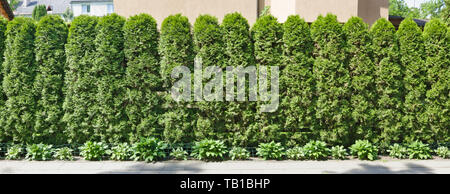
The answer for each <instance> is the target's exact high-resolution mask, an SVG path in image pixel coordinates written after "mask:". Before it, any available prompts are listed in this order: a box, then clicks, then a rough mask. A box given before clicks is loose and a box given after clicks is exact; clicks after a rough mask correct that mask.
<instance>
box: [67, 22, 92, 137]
mask: <svg viewBox="0 0 450 194" xmlns="http://www.w3.org/2000/svg"><path fill="white" fill-rule="evenodd" d="M97 22H98V19H97V18H96V17H93V16H86V15H83V16H79V17H76V18H75V19H74V20H73V21H72V23H71V26H70V29H69V37H68V40H67V45H66V57H67V63H66V64H67V65H66V68H65V77H64V83H65V84H64V95H65V99H64V104H63V110H64V117H63V122H64V123H65V135H66V136H67V138H68V142H69V143H84V142H86V141H89V140H98V139H95V137H94V130H93V128H94V121H93V116H94V115H93V113H91V112H89V111H90V110H89V109H90V107H93V106H94V105H95V95H96V94H97V89H96V88H97V85H96V84H95V83H94V77H92V75H91V74H90V71H91V67H92V65H93V64H94V59H95V56H94V54H95V52H96V51H95V43H94V40H95V36H96V34H97V33H96V30H95V28H96V26H97Z"/></svg>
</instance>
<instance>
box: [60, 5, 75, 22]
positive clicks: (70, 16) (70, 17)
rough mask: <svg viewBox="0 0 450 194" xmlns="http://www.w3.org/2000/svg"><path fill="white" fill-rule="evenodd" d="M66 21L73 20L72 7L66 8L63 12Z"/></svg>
mask: <svg viewBox="0 0 450 194" xmlns="http://www.w3.org/2000/svg"><path fill="white" fill-rule="evenodd" d="M62 16H63V18H64V21H66V22H70V21H72V20H73V11H72V9H71V8H70V7H68V8H67V9H66V11H64V13H63V14H62Z"/></svg>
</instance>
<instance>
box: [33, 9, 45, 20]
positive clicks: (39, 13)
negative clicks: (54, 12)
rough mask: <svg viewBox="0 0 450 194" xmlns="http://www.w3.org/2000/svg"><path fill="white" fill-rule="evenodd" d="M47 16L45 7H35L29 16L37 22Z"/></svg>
mask: <svg viewBox="0 0 450 194" xmlns="http://www.w3.org/2000/svg"><path fill="white" fill-rule="evenodd" d="M46 15H47V7H46V6H45V5H36V6H35V7H34V9H33V13H32V14H31V17H32V18H33V19H34V20H36V21H39V20H41V18H42V17H44V16H46Z"/></svg>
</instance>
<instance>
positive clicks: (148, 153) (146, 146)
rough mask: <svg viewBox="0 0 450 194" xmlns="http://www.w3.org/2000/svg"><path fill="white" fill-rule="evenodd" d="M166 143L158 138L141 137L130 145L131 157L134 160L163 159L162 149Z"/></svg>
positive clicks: (149, 160) (150, 160)
mask: <svg viewBox="0 0 450 194" xmlns="http://www.w3.org/2000/svg"><path fill="white" fill-rule="evenodd" d="M166 148H167V144H166V143H164V142H163V141H160V140H159V139H158V138H154V137H151V138H142V139H141V140H140V141H139V142H136V143H134V144H133V145H132V150H133V155H132V156H131V159H133V160H135V161H145V162H153V161H158V160H162V159H164V157H166V153H165V151H164V149H166Z"/></svg>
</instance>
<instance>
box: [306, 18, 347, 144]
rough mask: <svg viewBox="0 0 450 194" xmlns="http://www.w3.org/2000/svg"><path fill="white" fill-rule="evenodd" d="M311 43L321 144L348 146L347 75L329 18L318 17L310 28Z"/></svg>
mask: <svg viewBox="0 0 450 194" xmlns="http://www.w3.org/2000/svg"><path fill="white" fill-rule="evenodd" d="M311 34H312V37H313V40H314V43H315V48H314V55H315V56H316V60H315V62H314V73H313V74H314V77H315V81H316V87H317V95H318V98H317V103H316V117H317V120H318V122H319V127H320V129H319V130H320V137H321V139H322V140H324V141H327V142H329V143H332V144H344V145H349V144H350V143H351V140H352V137H351V135H352V129H351V124H350V123H351V106H350V102H349V100H350V94H351V93H350V74H349V68H348V63H347V59H346V42H345V34H344V31H343V29H342V25H341V24H339V22H338V21H337V17H336V16H335V15H332V14H328V15H327V16H325V17H323V16H319V17H318V18H317V20H316V21H315V22H314V23H313V24H312V26H311Z"/></svg>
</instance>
